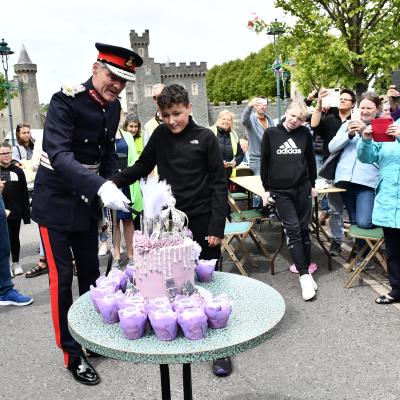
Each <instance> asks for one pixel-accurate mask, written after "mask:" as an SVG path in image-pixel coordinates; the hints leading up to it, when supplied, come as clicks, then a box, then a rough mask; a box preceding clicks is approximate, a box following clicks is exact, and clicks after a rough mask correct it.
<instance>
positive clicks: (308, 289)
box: [299, 274, 318, 301]
mask: <svg viewBox="0 0 400 400" xmlns="http://www.w3.org/2000/svg"><path fill="white" fill-rule="evenodd" d="M299 280H300V285H301V294H302V295H303V299H304V300H306V301H307V300H311V299H312V298H313V297H314V296H315V290H316V289H318V286H317V284H316V283H315V281H314V279H313V277H312V276H311V274H304V275H301V276H300V278H299Z"/></svg>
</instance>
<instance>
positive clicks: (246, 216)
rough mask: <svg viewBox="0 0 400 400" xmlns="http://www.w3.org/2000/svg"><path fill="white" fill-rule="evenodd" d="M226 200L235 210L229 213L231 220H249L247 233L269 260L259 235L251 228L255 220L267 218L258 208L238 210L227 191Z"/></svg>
mask: <svg viewBox="0 0 400 400" xmlns="http://www.w3.org/2000/svg"><path fill="white" fill-rule="evenodd" d="M228 202H229V204H230V206H231V207H232V208H233V209H234V210H236V211H235V212H233V213H231V218H232V221H233V222H250V223H251V226H250V230H249V235H250V237H251V238H252V240H253V242H254V243H255V244H256V246H257V247H258V248H259V249H260V250H261V251H262V253H263V254H264V256H265V257H266V258H267V259H268V260H269V259H270V254H269V253H268V251H267V250H266V249H265V247H264V246H263V244H262V243H261V241H260V239H259V237H258V236H257V234H256V233H255V232H254V230H253V229H251V228H252V227H253V225H254V223H255V222H256V221H257V220H261V221H263V220H269V218H268V217H266V216H265V215H264V214H263V213H262V212H261V211H258V210H243V211H242V210H240V208H239V207H238V206H237V204H236V202H235V200H234V199H233V198H232V196H231V194H230V193H228Z"/></svg>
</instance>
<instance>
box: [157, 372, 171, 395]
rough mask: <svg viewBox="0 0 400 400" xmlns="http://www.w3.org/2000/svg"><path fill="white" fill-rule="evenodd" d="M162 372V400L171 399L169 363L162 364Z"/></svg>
mask: <svg viewBox="0 0 400 400" xmlns="http://www.w3.org/2000/svg"><path fill="white" fill-rule="evenodd" d="M160 374H161V398H162V400H171V387H170V384H169V368H168V364H160Z"/></svg>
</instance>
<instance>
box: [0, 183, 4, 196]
mask: <svg viewBox="0 0 400 400" xmlns="http://www.w3.org/2000/svg"><path fill="white" fill-rule="evenodd" d="M3 189H4V182H3V181H0V194H2V193H3Z"/></svg>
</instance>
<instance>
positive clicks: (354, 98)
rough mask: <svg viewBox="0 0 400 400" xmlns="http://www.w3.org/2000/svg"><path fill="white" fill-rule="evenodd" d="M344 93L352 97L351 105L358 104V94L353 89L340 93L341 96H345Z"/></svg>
mask: <svg viewBox="0 0 400 400" xmlns="http://www.w3.org/2000/svg"><path fill="white" fill-rule="evenodd" d="M343 93H347V94H348V95H350V96H351V103H352V104H356V101H357V98H356V94H355V93H354V92H353V91H352V90H351V89H342V90H341V91H340V94H343Z"/></svg>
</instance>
